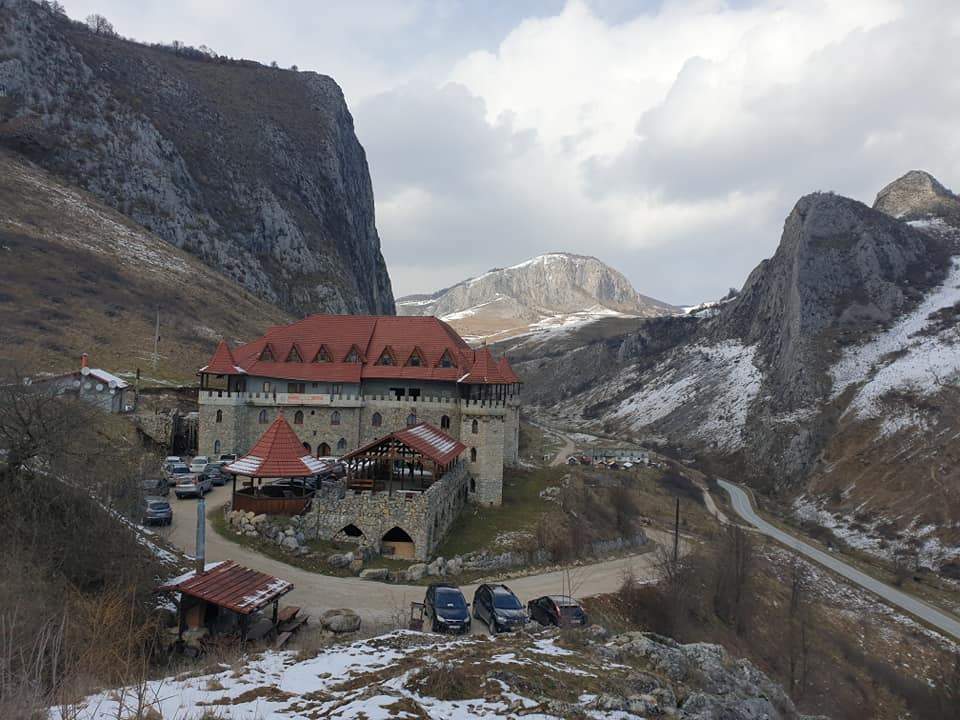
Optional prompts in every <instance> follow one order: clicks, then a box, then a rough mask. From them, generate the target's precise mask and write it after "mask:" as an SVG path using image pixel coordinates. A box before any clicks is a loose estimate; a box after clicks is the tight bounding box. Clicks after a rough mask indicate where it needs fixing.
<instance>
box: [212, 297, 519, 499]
mask: <svg viewBox="0 0 960 720" xmlns="http://www.w3.org/2000/svg"><path fill="white" fill-rule="evenodd" d="M199 376H200V392H199V403H200V425H199V441H198V442H199V453H200V454H201V455H214V456H216V455H220V454H223V453H237V454H239V455H242V454H245V453H246V452H247V451H248V450H249V449H250V448H251V447H252V446H253V444H254V443H255V442H256V441H257V439H258V438H259V437H260V435H261V434H262V433H263V432H264V431H265V430H266V429H267V428H268V427H269V426H270V424H271V423H272V422H273V420H274V419H275V418H276V416H277V414H278V413H279V412H280V411H281V410H282V411H283V414H284V416H285V417H286V419H287V421H288V422H289V423H290V425H291V427H292V428H293V429H294V431H295V432H296V434H297V436H298V437H299V438H300V440H301V442H302V443H303V447H304V449H305V450H306V451H307V453H308V454H310V455H312V456H315V457H330V456H334V457H338V456H342V455H345V454H347V453H348V452H350V451H351V450H353V449H355V448H358V447H360V446H363V445H367V444H369V443H372V442H375V441H376V440H379V439H381V438H384V437H386V436H387V435H390V434H391V433H392V432H395V431H398V430H403V429H405V428H412V427H414V426H416V425H418V424H420V423H423V422H426V423H429V424H430V425H433V426H435V427H437V428H439V429H441V430H442V431H443V432H444V433H446V434H447V435H449V436H450V437H451V438H453V439H455V440H458V441H460V442H462V443H463V445H464V446H465V447H466V449H465V451H464V460H465V464H466V467H467V474H468V476H469V483H468V485H469V495H468V497H469V499H470V500H472V501H473V502H477V503H480V504H484V505H499V504H500V503H501V500H502V496H503V468H504V465H512V464H514V463H516V462H517V456H518V443H519V433H520V381H519V379H518V378H517V376H516V374H515V373H514V372H513V370H512V368H511V367H510V364H509V362H508V361H507V359H506V358H501V359H500V360H496V359H495V358H494V357H493V355H492V354H491V352H490V350H489V349H488V348H486V347H482V348H479V349H476V350H475V349H473V348H471V347H470V346H469V345H467V343H466V342H465V341H464V340H463V338H461V337H460V336H459V335H458V334H457V333H456V331H455V330H453V328H451V327H450V326H449V325H447V324H446V323H445V322H443V321H442V320H439V319H437V318H433V317H395V316H357V315H313V316H310V317H307V318H305V319H303V320H301V321H299V322H296V323H293V324H292V325H286V326H279V327H272V328H270V329H269V330H267V332H266V334H265V335H264V336H263V337H261V338H259V339H257V340H254V341H253V342H250V343H247V344H245V345H241V346H240V347H237V348H234V349H231V348H230V347H229V346H228V345H227V344H226V343H225V342H223V341H221V342H220V344H219V345H218V346H217V349H216V351H215V352H214V354H213V357H211V358H210V361H209V362H208V363H207V365H205V366H204V367H202V368H201V369H200V371H199Z"/></svg>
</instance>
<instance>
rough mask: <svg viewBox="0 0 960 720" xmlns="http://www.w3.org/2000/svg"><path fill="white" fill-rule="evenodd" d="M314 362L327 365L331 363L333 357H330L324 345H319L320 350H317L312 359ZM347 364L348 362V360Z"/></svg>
mask: <svg viewBox="0 0 960 720" xmlns="http://www.w3.org/2000/svg"><path fill="white" fill-rule="evenodd" d="M313 361H314V362H318V363H328V362H333V357H332V356H331V355H330V351H329V350H327V346H326V345H321V346H320V349H319V350H317V355H316V357H314V358H313ZM347 362H350V361H349V360H348V361H347Z"/></svg>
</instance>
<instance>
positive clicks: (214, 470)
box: [203, 463, 227, 487]
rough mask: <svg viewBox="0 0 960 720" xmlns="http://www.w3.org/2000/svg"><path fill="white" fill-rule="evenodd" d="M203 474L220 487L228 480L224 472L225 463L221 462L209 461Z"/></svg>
mask: <svg viewBox="0 0 960 720" xmlns="http://www.w3.org/2000/svg"><path fill="white" fill-rule="evenodd" d="M203 476H204V477H205V478H207V479H209V480H210V482H211V483H212V484H213V485H216V486H218V487H219V486H220V485H223V484H225V483H226V482H227V476H226V475H224V473H223V465H221V464H220V463H207V465H206V467H204V468H203Z"/></svg>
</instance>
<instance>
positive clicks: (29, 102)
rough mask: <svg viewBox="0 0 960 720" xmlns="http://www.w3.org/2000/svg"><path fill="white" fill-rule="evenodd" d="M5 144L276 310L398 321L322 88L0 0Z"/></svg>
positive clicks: (360, 159)
mask: <svg viewBox="0 0 960 720" xmlns="http://www.w3.org/2000/svg"><path fill="white" fill-rule="evenodd" d="M0 86H2V88H3V95H4V96H3V97H0V143H2V144H4V145H6V146H7V147H8V148H12V149H15V150H17V151H18V152H21V153H24V154H25V155H27V156H28V157H29V158H30V159H31V160H33V161H34V162H37V163H38V164H40V165H42V166H44V167H45V168H47V169H49V170H52V171H54V172H56V173H57V174H59V175H61V176H62V177H64V178H65V179H67V180H68V181H70V182H72V183H74V184H76V185H78V186H80V187H82V188H83V189H85V190H87V191H89V192H91V193H93V194H94V195H96V196H97V197H98V198H99V199H100V200H102V201H103V202H105V203H107V204H108V205H110V206H112V207H114V208H115V209H117V210H119V211H121V212H122V213H124V214H125V215H127V216H128V217H129V218H131V219H132V220H134V221H135V222H137V223H139V224H140V225H142V226H144V227H145V228H147V229H148V230H150V231H152V232H154V233H156V234H157V235H158V236H160V237H162V238H163V239H165V240H166V241H168V242H170V243H172V244H173V245H176V246H177V247H180V248H183V249H185V250H187V251H189V252H190V253H192V254H194V255H196V256H198V257H200V258H201V259H202V260H203V261H204V262H205V263H206V264H208V265H210V266H211V267H213V268H215V269H217V270H219V271H221V272H222V273H223V274H224V275H226V276H228V277H230V278H232V279H234V280H236V281H238V282H240V283H241V284H243V285H244V286H246V287H247V288H248V289H250V290H251V291H253V292H254V293H255V294H257V295H259V296H260V297H262V298H264V299H266V300H269V301H270V302H274V303H276V304H278V305H280V306H281V307H283V308H284V309H286V310H288V311H290V312H293V313H296V314H303V313H308V312H319V311H327V312H370V313H392V312H393V311H394V305H393V296H392V292H391V288H390V279H389V277H388V275H387V271H386V267H385V265H384V262H383V258H382V256H381V253H380V240H379V237H378V235H377V230H376V226H375V223H374V205H373V192H372V188H371V183H370V177H369V173H368V170H367V163H366V158H365V155H364V151H363V148H362V147H361V146H360V144H359V142H358V141H357V138H356V136H355V134H354V130H353V120H352V118H351V116H350V113H349V111H348V110H347V107H346V104H345V102H344V98H343V94H342V93H341V91H340V88H339V87H338V86H337V84H336V83H335V82H334V81H333V80H332V79H331V78H329V77H326V76H323V75H318V74H316V73H312V72H295V71H290V70H280V69H276V68H269V67H265V66H262V65H260V64H258V63H254V62H249V61H234V60H231V59H228V58H223V57H216V56H214V55H204V54H202V53H199V52H196V51H193V52H186V51H180V52H177V51H175V50H173V49H171V48H159V47H148V46H146V45H142V44H138V43H134V42H130V41H127V40H123V39H121V38H118V37H114V36H110V35H106V34H95V33H93V32H91V31H90V30H88V29H87V28H86V27H85V26H83V25H81V24H79V23H75V22H72V21H70V20H69V19H68V18H66V17H65V16H62V15H59V14H57V13H54V12H50V11H49V10H47V9H45V8H44V7H42V6H41V5H39V4H37V3H34V2H32V1H31V0H0Z"/></svg>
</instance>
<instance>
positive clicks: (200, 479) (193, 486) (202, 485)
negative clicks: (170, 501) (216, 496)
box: [173, 473, 213, 500]
mask: <svg viewBox="0 0 960 720" xmlns="http://www.w3.org/2000/svg"><path fill="white" fill-rule="evenodd" d="M211 490H213V483H212V482H210V478H205V477H204V476H203V475H195V474H193V473H190V474H189V475H183V476H181V478H180V479H179V480H177V485H176V487H174V488H173V492H174V493H176V496H177V497H178V498H180V499H181V500H183V498H185V497H203V496H204V495H206V494H207V493H208V492H210V491H211Z"/></svg>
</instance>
